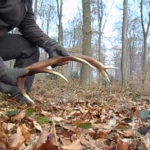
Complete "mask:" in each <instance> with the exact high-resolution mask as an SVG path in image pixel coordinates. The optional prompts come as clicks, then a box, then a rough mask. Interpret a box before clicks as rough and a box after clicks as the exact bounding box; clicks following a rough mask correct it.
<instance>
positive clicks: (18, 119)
mask: <svg viewBox="0 0 150 150" xmlns="http://www.w3.org/2000/svg"><path fill="white" fill-rule="evenodd" d="M25 116H26V112H25V111H24V110H23V111H21V112H20V113H19V114H17V115H16V116H14V117H12V121H21V120H22V119H24V118H25Z"/></svg>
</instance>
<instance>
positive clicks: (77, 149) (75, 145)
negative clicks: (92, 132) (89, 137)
mask: <svg viewBox="0 0 150 150" xmlns="http://www.w3.org/2000/svg"><path fill="white" fill-rule="evenodd" d="M62 148H63V149H65V150H82V145H81V143H80V140H76V141H74V142H72V143H71V144H70V145H68V146H65V145H64V146H62Z"/></svg>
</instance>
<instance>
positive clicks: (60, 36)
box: [56, 0, 63, 45]
mask: <svg viewBox="0 0 150 150" xmlns="http://www.w3.org/2000/svg"><path fill="white" fill-rule="evenodd" d="M56 2H57V16H58V42H59V43H60V44H61V45H63V25H62V8H63V0H56Z"/></svg>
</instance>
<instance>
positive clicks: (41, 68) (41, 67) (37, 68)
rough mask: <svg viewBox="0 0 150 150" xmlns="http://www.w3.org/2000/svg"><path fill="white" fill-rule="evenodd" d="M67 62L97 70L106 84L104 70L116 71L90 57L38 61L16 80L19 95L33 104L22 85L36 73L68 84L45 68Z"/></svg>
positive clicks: (55, 73)
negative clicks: (82, 64)
mask: <svg viewBox="0 0 150 150" xmlns="http://www.w3.org/2000/svg"><path fill="white" fill-rule="evenodd" d="M67 61H77V62H81V63H84V64H86V65H88V66H89V67H91V68H93V69H96V68H97V69H98V70H99V71H101V72H102V74H103V75H104V77H105V78H106V79H107V80H108V82H110V80H109V77H108V72H107V70H106V69H116V68H115V67H109V66H104V65H103V64H102V63H100V62H99V61H97V60H95V59H93V58H91V57H88V56H84V55H75V56H66V57H56V58H52V59H48V60H44V61H40V62H37V63H34V64H32V65H30V66H28V67H27V69H28V70H29V72H28V73H27V74H26V75H25V76H22V77H19V78H18V81H17V85H18V88H19V89H20V91H21V93H22V94H23V96H25V97H26V98H27V99H28V100H29V101H30V102H32V103H34V101H33V100H32V99H31V98H30V97H29V96H28V95H27V93H26V90H25V88H24V84H25V81H26V78H27V76H31V75H33V74H36V73H50V74H54V75H57V76H59V77H61V78H63V79H64V80H65V81H67V82H68V80H67V79H66V78H65V77H64V76H63V75H61V74H60V73H58V72H55V71H53V70H50V69H48V68H47V67H48V66H53V65H58V64H61V63H63V62H67Z"/></svg>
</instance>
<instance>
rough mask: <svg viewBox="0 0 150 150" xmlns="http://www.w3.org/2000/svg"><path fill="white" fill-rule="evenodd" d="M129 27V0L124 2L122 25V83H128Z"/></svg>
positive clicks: (124, 84)
mask: <svg viewBox="0 0 150 150" xmlns="http://www.w3.org/2000/svg"><path fill="white" fill-rule="evenodd" d="M127 27H128V0H124V3H123V27H122V57H121V73H122V85H123V86H126V83H127Z"/></svg>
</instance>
